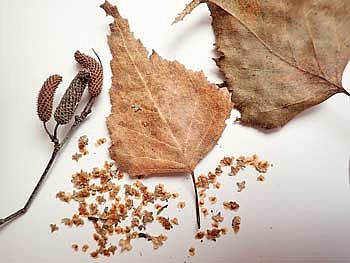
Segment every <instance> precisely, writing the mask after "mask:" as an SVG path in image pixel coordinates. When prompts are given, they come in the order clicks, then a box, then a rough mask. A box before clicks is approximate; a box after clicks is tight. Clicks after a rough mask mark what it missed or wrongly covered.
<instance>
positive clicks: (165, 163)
mask: <svg viewBox="0 0 350 263" xmlns="http://www.w3.org/2000/svg"><path fill="white" fill-rule="evenodd" d="M101 7H102V8H103V9H104V10H105V11H106V14H107V15H110V16H112V17H114V22H113V23H112V24H110V30H111V34H110V35H109V36H108V44H109V46H110V50H111V52H112V61H111V69H112V87H111V89H110V98H111V103H112V113H111V115H110V116H109V117H108V119H107V126H108V130H109V133H110V136H111V140H112V146H111V147H110V154H111V157H112V159H114V160H115V161H116V163H117V165H118V166H119V168H120V170H121V171H125V172H128V173H129V174H130V175H131V176H138V175H150V174H163V173H181V172H192V171H193V170H194V168H195V166H196V165H197V163H198V162H199V160H200V159H202V158H203V157H204V156H205V155H206V154H207V153H208V152H209V151H210V150H211V149H212V147H214V145H215V144H216V142H217V141H218V139H219V138H220V136H221V134H222V132H223V130H224V128H225V126H226V124H225V120H226V119H227V118H228V117H229V115H230V111H231V108H232V104H231V102H230V99H229V92H228V91H227V89H218V88H217V87H216V86H215V85H213V84H210V83H209V82H208V81H207V80H206V78H205V76H204V75H203V73H201V72H193V71H190V70H187V69H185V67H184V66H183V65H181V64H180V63H178V62H176V61H174V62H170V61H167V60H164V59H162V58H161V57H160V56H159V55H158V54H157V53H156V52H154V51H153V53H152V55H151V56H150V57H148V53H147V50H146V49H145V48H144V47H143V45H142V43H141V42H140V41H139V40H136V39H135V38H134V35H133V33H132V32H131V31H130V29H129V24H128V21H127V20H126V19H123V18H122V17H121V16H120V14H119V12H118V10H117V8H116V7H114V6H111V5H110V4H109V3H108V2H105V3H104V4H103V5H102V6H101Z"/></svg>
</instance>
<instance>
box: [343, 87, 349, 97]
mask: <svg viewBox="0 0 350 263" xmlns="http://www.w3.org/2000/svg"><path fill="white" fill-rule="evenodd" d="M343 93H344V94H345V95H348V96H349V97H350V93H349V92H348V91H347V90H346V89H344V88H343Z"/></svg>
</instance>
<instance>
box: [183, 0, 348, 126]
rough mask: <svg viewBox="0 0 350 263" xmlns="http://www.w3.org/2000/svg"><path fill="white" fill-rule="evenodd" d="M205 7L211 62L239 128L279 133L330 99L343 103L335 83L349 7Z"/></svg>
mask: <svg viewBox="0 0 350 263" xmlns="http://www.w3.org/2000/svg"><path fill="white" fill-rule="evenodd" d="M200 2H202V1H198V0H195V1H193V2H192V3H190V4H189V5H188V6H187V7H186V9H185V10H184V12H183V13H182V14H180V15H179V16H178V17H177V18H176V21H179V20H181V19H182V18H183V17H184V16H185V15H186V14H188V13H190V12H191V10H192V9H194V8H195V7H196V6H197V5H198V4H199V3H200ZM206 2H208V6H209V9H210V11H211V15H212V18H213V22H212V26H213V29H214V32H215V36H216V47H217V50H218V51H219V53H220V54H221V57H220V58H219V59H217V60H216V62H217V65H218V66H219V67H220V69H221V70H222V71H223V72H224V74H225V77H226V81H225V84H226V85H227V87H228V89H229V90H231V91H232V101H233V102H234V103H235V107H236V108H237V109H238V110H239V111H240V112H241V122H242V123H244V124H248V125H252V126H258V127H263V128H275V127H279V126H283V125H284V124H286V123H287V122H288V121H289V120H291V119H292V118H293V117H294V116H295V115H297V114H298V113H300V112H301V111H303V110H305V109H307V108H309V107H311V106H314V105H317V104H319V103H321V102H322V101H324V100H326V99H327V98H329V97H331V96H332V95H334V94H336V93H340V92H342V93H346V94H347V95H349V93H347V92H346V91H345V90H344V88H343V87H342V84H341V78H342V73H343V71H344V68H345V66H346V64H347V63H348V61H349V57H350V34H349V33H348V31H349V28H350V1H348V0H332V1H329V0H317V1H316V0H298V1H290V0H281V1H275V0H208V1H206Z"/></svg>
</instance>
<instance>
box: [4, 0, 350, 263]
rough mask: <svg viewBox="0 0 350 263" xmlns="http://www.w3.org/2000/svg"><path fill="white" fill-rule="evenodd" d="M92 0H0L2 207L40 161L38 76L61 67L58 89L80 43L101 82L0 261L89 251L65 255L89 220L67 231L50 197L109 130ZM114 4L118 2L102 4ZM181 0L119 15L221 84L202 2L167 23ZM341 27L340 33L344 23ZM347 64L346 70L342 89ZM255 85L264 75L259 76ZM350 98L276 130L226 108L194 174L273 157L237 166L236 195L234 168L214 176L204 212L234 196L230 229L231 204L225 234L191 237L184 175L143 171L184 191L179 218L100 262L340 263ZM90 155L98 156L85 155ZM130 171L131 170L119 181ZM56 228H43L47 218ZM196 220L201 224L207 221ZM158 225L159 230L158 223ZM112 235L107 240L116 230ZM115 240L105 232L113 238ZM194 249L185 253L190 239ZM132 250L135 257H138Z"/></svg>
mask: <svg viewBox="0 0 350 263" xmlns="http://www.w3.org/2000/svg"><path fill="white" fill-rule="evenodd" d="M101 3H102V1H83V0H80V1H77V0H76V1H68V0H55V1H44V0H31V1H20V0H13V1H1V2H0V36H1V42H0V63H1V64H0V65H1V66H0V91H1V96H0V121H1V122H0V123H1V124H0V127H1V129H0V146H1V148H0V167H1V172H0V217H4V216H6V215H8V214H9V213H11V212H13V211H14V210H15V209H18V208H20V207H22V205H23V204H24V203H25V201H26V199H27V197H28V196H29V194H30V192H31V191H32V189H33V187H34V185H35V184H36V182H37V180H38V178H39V177H40V174H41V172H42V170H43V168H44V166H45V164H46V161H47V160H48V157H49V154H50V152H51V145H50V143H49V141H48V139H47V137H46V135H45V133H44V132H43V129H42V126H41V123H40V122H39V120H38V118H37V115H36V96H37V93H38V90H39V88H40V87H41V85H42V82H43V81H44V80H45V79H46V77H47V76H49V75H50V74H54V73H59V74H61V75H62V76H63V79H64V81H63V83H62V85H61V86H60V88H59V90H58V92H57V95H58V96H57V97H59V95H61V94H62V93H63V91H64V87H66V86H67V85H68V84H69V82H70V80H71V79H72V77H73V75H74V74H75V73H76V72H77V70H78V68H77V66H76V65H75V63H74V61H73V53H74V51H75V50H77V49H79V50H81V51H82V52H86V53H89V54H91V50H90V48H91V47H93V48H95V49H96V51H97V52H98V53H99V54H100V57H101V59H102V61H103V65H104V69H105V85H104V90H103V92H102V94H101V96H100V98H99V100H98V103H97V105H96V108H95V110H94V113H93V114H92V115H91V117H90V118H89V119H88V120H87V121H86V122H85V123H84V124H83V125H82V126H81V127H80V128H79V130H78V131H77V132H76V133H75V134H74V136H73V138H72V140H71V141H70V142H69V144H68V145H66V147H65V148H64V150H63V151H62V153H61V155H60V156H59V158H58V159H57V162H56V163H55V165H54V167H53V169H52V171H51V173H50V176H49V178H48V180H47V181H46V182H45V184H44V186H43V188H42V190H41V191H40V193H39V195H38V197H37V198H36V199H35V201H34V203H33V205H32V207H31V209H30V210H29V212H28V213H27V214H26V215H25V216H23V217H21V218H20V219H18V220H16V221H15V222H13V223H12V224H10V225H8V226H6V227H5V228H3V229H1V230H0V261H1V262H4V263H12V262H28V263H29V262H63V261H67V262H87V261H90V257H89V255H88V254H83V253H81V252H79V253H74V252H72V249H71V248H70V246H71V244H72V243H74V242H77V243H79V244H83V243H85V242H88V243H89V244H90V245H91V246H92V245H93V242H92V238H91V235H92V229H91V228H90V227H89V226H84V228H81V229H66V228H65V227H63V226H61V225H60V223H59V222H60V219H61V218H63V217H66V216H70V215H72V213H73V212H74V211H75V205H66V204H63V203H61V202H59V201H58V200H57V199H56V198H55V194H56V193H57V192H58V191H60V190H65V191H71V183H70V176H71V174H72V173H74V172H75V171H78V170H80V169H84V170H89V169H91V168H92V167H95V166H101V165H102V164H103V162H104V160H107V159H108V151H107V148H108V145H104V146H102V147H100V148H97V149H95V148H94V146H93V143H94V141H95V140H96V139H97V138H100V137H107V136H108V132H107V129H106V126H105V117H106V116H108V114H109V112H110V103H109V97H108V89H109V87H110V83H111V81H110V78H111V73H110V69H109V61H110V59H111V55H110V53H109V47H108V45H107V42H106V35H107V33H108V30H109V29H108V23H109V22H111V18H106V17H105V14H104V12H103V10H102V9H100V8H99V7H98V6H99V5H100V4H101ZM112 3H113V4H115V3H116V1H113V2H112ZM185 3H186V1H184V0H182V1H178V0H147V1H137V0H120V1H118V7H119V9H120V12H121V14H122V15H123V16H124V17H125V18H127V19H129V23H130V25H131V29H132V30H133V31H134V33H135V35H136V37H137V38H140V39H141V41H142V42H143V44H144V45H145V46H146V47H147V49H148V50H149V51H150V50H151V49H155V50H156V51H157V52H158V53H159V54H160V55H161V56H163V57H164V58H166V59H170V60H175V59H176V60H178V61H179V62H181V63H183V64H184V65H185V66H186V67H187V68H189V69H193V70H203V71H204V73H205V74H206V76H207V77H208V79H209V80H210V81H212V82H215V83H219V82H221V81H222V79H221V75H220V74H219V73H218V69H217V67H216V66H215V63H214V61H213V60H212V59H211V58H212V57H215V56H216V54H215V52H214V50H213V43H214V36H213V33H212V29H211V25H210V23H211V18H210V15H209V12H208V10H207V7H206V6H205V5H201V6H200V7H198V8H197V9H196V10H195V11H194V12H193V14H192V15H191V16H189V17H187V18H186V19H185V21H184V22H181V23H179V24H176V25H173V26H172V25H171V23H172V21H173V20H174V18H175V16H176V15H177V14H178V13H179V12H180V11H181V10H182V9H183V8H184V6H185ZM344 33H348V32H344ZM349 75H350V74H347V78H346V77H344V85H345V87H347V88H348V89H349V86H350V80H349V79H350V78H349ZM262 85H263V84H262ZM349 112H350V101H349V98H348V97H346V96H344V95H336V96H334V97H332V98H330V99H329V100H328V101H326V102H325V103H323V104H321V105H319V106H316V107H314V108H312V109H310V110H307V111H305V112H304V113H302V114H301V115H299V116H298V117H297V118H295V119H294V120H292V121H291V122H290V123H288V124H287V125H286V126H285V127H283V128H282V129H279V130H275V131H270V132H266V133H264V132H261V131H258V130H255V129H252V128H247V127H243V126H240V125H237V124H233V121H234V119H235V118H236V117H237V116H239V114H238V113H237V112H235V111H233V112H232V117H231V119H230V120H228V121H227V124H228V125H227V128H226V130H225V132H224V134H223V136H222V138H221V140H220V141H219V143H218V145H217V146H216V147H215V148H214V149H213V151H212V152H211V153H210V154H209V155H208V156H207V157H206V158H205V159H204V160H203V161H202V162H201V163H200V164H199V165H198V167H197V169H196V171H195V173H196V174H200V173H201V172H203V173H207V172H208V171H209V170H213V169H214V168H215V167H216V165H217V164H218V162H219V160H220V159H221V158H222V157H223V156H225V155H226V156H227V155H235V156H237V155H240V154H247V155H248V154H253V153H256V154H258V155H259V156H261V157H262V158H265V159H267V160H269V161H271V162H272V163H273V164H274V167H273V168H272V169H270V171H269V173H268V174H267V176H266V177H267V179H266V182H264V183H259V182H256V180H255V177H256V173H255V172H254V171H253V170H247V171H246V172H245V174H244V175H243V174H241V175H240V177H239V178H238V179H239V180H243V179H245V180H246V181H247V189H246V190H245V191H243V192H242V193H237V191H233V189H234V184H235V182H236V181H237V179H236V178H232V177H227V176H223V178H221V182H222V184H223V187H222V188H221V190H220V191H217V192H216V195H217V196H218V198H219V201H220V202H219V203H218V205H217V206H216V207H215V208H214V210H215V211H216V210H219V209H221V210H222V206H221V202H222V201H223V200H236V201H238V202H239V203H240V204H241V209H240V212H239V215H240V216H241V217H242V227H241V231H240V232H239V234H238V235H236V236H235V235H234V234H233V233H232V230H231V228H230V221H231V219H232V216H233V214H235V213H232V212H231V213H228V212H227V213H225V222H224V223H225V225H226V226H227V227H228V229H229V231H228V235H226V236H225V237H224V238H221V239H219V240H218V241H217V242H216V243H215V242H211V241H205V242H204V243H200V242H198V241H195V240H194V238H193V235H194V233H195V216H194V202H193V192H192V184H191V181H190V180H189V177H188V176H183V177H181V176H176V177H161V178H157V177H155V178H150V179H145V180H144V183H145V184H147V185H154V184H155V183H158V182H163V183H164V184H165V185H166V186H167V187H168V188H169V190H171V191H178V192H179V193H180V195H181V198H182V199H183V200H185V201H186V204H187V206H186V208H185V209H184V210H181V211H179V210H178V209H177V208H176V205H175V203H171V205H170V208H168V210H167V213H168V215H174V216H178V218H179V221H180V226H178V227H175V228H174V229H173V230H172V231H170V232H168V233H167V235H168V241H167V242H166V243H165V245H164V246H163V247H161V248H160V249H159V250H157V251H153V249H152V248H151V245H150V244H149V243H145V242H144V241H143V240H141V241H136V242H135V243H134V249H133V250H132V251H131V252H128V253H123V254H120V253H119V252H118V255H116V256H114V257H112V258H109V259H108V258H106V259H105V258H103V259H101V258H100V259H99V261H102V262H105V261H115V262H140V261H143V262H184V261H186V262H350V249H349V244H350V227H349V226H350V190H349V179H348V159H349V154H350V138H349V135H350V114H349ZM83 134H86V135H88V137H89V139H90V142H91V146H90V151H91V154H90V155H89V156H87V157H85V158H83V159H82V160H81V161H79V162H78V163H75V162H73V161H72V160H71V155H72V154H73V153H75V151H76V150H77V139H78V138H79V136H81V135H83ZM93 153H96V154H93ZM127 181H129V180H127ZM50 223H57V224H58V225H59V226H60V230H59V231H58V232H56V233H54V234H50V233H49V224H50ZM203 224H204V225H205V224H207V226H208V225H209V221H208V222H207V221H204V222H203ZM156 230H157V231H158V232H159V233H161V232H164V231H163V230H161V228H160V227H159V228H156ZM115 240H117V239H115ZM115 240H113V241H114V242H116V241H115ZM192 245H193V246H194V247H195V248H196V256H195V257H191V258H188V256H187V255H188V252H187V251H188V248H189V247H190V246H192ZM141 254H142V255H141Z"/></svg>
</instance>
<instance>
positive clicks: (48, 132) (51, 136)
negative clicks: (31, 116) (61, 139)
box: [43, 121, 53, 141]
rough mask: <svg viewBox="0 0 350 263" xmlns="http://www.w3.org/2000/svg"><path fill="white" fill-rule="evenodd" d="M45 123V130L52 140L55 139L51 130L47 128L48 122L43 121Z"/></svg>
mask: <svg viewBox="0 0 350 263" xmlns="http://www.w3.org/2000/svg"><path fill="white" fill-rule="evenodd" d="M43 125H44V130H45V131H46V133H47V135H49V137H50V140H51V141H52V140H53V135H52V134H51V132H50V131H49V130H48V129H47V126H46V122H44V121H43Z"/></svg>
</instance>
